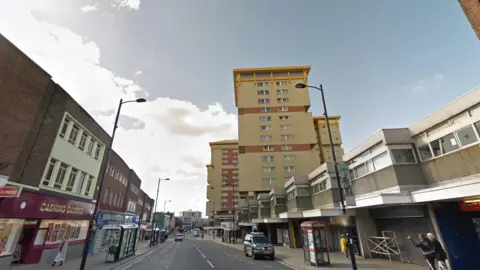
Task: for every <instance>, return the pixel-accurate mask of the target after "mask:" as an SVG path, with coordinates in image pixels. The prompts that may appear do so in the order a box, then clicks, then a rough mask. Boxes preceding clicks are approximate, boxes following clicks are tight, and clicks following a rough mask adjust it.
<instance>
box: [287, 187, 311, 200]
mask: <svg viewBox="0 0 480 270" xmlns="http://www.w3.org/2000/svg"><path fill="white" fill-rule="evenodd" d="M305 196H310V188H309V187H295V188H293V189H292V190H291V191H288V192H287V200H291V199H293V198H295V197H305Z"/></svg>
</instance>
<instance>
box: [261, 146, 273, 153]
mask: <svg viewBox="0 0 480 270" xmlns="http://www.w3.org/2000/svg"><path fill="white" fill-rule="evenodd" d="M263 151H264V152H272V151H275V147H274V146H273V145H265V146H264V147H263Z"/></svg>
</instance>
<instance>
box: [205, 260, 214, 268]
mask: <svg viewBox="0 0 480 270" xmlns="http://www.w3.org/2000/svg"><path fill="white" fill-rule="evenodd" d="M207 262H208V264H210V266H211V267H212V268H215V267H214V266H213V264H212V263H211V262H210V261H209V260H207Z"/></svg>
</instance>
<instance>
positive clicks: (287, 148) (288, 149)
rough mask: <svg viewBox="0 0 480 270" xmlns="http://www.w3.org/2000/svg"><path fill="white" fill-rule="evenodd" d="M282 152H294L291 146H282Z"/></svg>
mask: <svg viewBox="0 0 480 270" xmlns="http://www.w3.org/2000/svg"><path fill="white" fill-rule="evenodd" d="M282 151H292V146H291V145H282Z"/></svg>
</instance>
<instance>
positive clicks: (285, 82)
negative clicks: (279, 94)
mask: <svg viewBox="0 0 480 270" xmlns="http://www.w3.org/2000/svg"><path fill="white" fill-rule="evenodd" d="M287 83H288V82H287V81H278V82H275V85H276V86H285V85H287Z"/></svg>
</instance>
